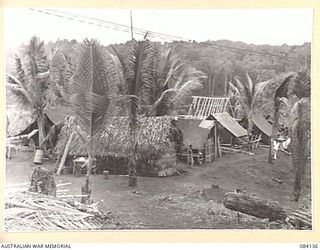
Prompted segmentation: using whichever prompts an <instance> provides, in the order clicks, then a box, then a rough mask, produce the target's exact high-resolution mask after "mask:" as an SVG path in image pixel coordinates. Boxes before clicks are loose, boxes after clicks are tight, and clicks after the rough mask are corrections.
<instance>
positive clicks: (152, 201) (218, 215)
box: [6, 148, 311, 229]
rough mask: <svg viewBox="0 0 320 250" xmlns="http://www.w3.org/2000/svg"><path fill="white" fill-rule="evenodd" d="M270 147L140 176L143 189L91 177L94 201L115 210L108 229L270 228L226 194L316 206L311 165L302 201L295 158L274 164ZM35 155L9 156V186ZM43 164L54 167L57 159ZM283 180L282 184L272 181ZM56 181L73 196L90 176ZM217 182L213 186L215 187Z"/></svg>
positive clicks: (23, 177) (118, 179)
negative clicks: (295, 196) (240, 191)
mask: <svg viewBox="0 0 320 250" xmlns="http://www.w3.org/2000/svg"><path fill="white" fill-rule="evenodd" d="M267 154H268V150H267V149H263V148H260V149H258V150H257V151H256V155H255V156H248V155H243V154H237V153H234V154H227V155H224V156H223V158H221V159H219V160H217V161H215V162H212V163H209V164H205V165H202V166H193V167H192V168H190V167H186V166H185V165H184V164H181V166H180V167H181V168H183V169H184V170H186V171H187V174H185V175H180V176H172V177H164V178H154V177H139V178H138V187H137V188H130V187H128V179H127V177H126V176H109V179H107V180H106V179H104V178H103V176H102V175H95V176H91V177H90V180H91V189H92V199H93V200H94V201H99V206H100V208H101V209H102V210H103V211H104V212H110V214H111V215H112V216H113V217H114V218H115V219H114V221H115V224H114V225H110V226H108V227H106V229H109V228H111V229H191V228H192V229H203V228H207V229H208V228H210V229H222V228H266V226H267V222H266V221H265V220H260V219H256V218H254V217H251V216H246V215H242V218H241V222H240V224H238V223H237V217H236V213H235V212H233V211H230V210H228V209H225V208H224V206H223V204H222V200H223V196H224V194H225V193H227V192H230V191H231V192H232V191H234V190H235V189H236V188H242V187H246V188H247V192H248V193H251V194H252V193H254V194H255V195H256V196H259V197H263V198H267V199H272V200H275V201H278V202H279V203H280V205H282V206H285V207H291V208H297V207H303V208H304V209H308V210H311V190H310V186H311V178H310V165H309V166H308V169H306V174H305V178H304V180H303V188H302V197H301V201H300V202H299V204H296V203H294V202H292V201H291V199H292V190H293V180H294V175H293V171H292V166H291V164H290V161H291V159H290V156H287V155H285V154H282V153H280V154H279V159H278V161H277V162H275V163H274V164H273V165H272V164H268V163H267ZM32 160H33V153H30V152H29V153H28V152H20V153H19V155H18V156H17V157H14V158H13V159H11V160H7V165H6V185H12V184H17V183H23V182H27V181H28V180H29V175H30V174H31V172H32V169H33V164H32ZM43 166H44V167H46V168H49V169H53V167H54V163H53V162H45V164H43ZM275 178H276V179H277V180H281V181H282V183H278V182H277V181H275V180H273V179H275ZM55 179H56V182H57V183H59V182H71V183H72V185H70V186H66V187H65V189H69V190H70V192H69V193H70V194H80V193H81V186H82V185H83V184H84V181H85V177H84V176H83V177H74V176H72V175H62V176H55ZM212 185H213V187H212Z"/></svg>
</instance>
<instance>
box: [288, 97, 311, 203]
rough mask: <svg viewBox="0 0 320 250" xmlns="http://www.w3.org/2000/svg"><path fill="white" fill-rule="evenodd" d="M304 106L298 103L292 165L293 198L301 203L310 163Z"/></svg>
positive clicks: (293, 137)
mask: <svg viewBox="0 0 320 250" xmlns="http://www.w3.org/2000/svg"><path fill="white" fill-rule="evenodd" d="M303 112H304V109H303V104H302V103H300V102H299V103H298V122H297V125H296V126H294V127H293V133H292V163H293V167H294V171H295V180H294V188H293V196H294V200H295V201H297V202H298V201H299V198H300V193H301V180H302V178H303V175H304V170H305V167H306V165H307V163H308V155H309V147H308V144H309V138H308V124H307V121H305V120H304V118H303Z"/></svg>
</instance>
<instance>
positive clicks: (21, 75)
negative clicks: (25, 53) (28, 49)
mask: <svg viewBox="0 0 320 250" xmlns="http://www.w3.org/2000/svg"><path fill="white" fill-rule="evenodd" d="M15 66H16V74H17V79H18V80H19V82H20V83H21V84H23V83H25V82H26V79H25V72H24V69H23V67H22V64H21V59H20V58H19V57H18V56H17V55H15Z"/></svg>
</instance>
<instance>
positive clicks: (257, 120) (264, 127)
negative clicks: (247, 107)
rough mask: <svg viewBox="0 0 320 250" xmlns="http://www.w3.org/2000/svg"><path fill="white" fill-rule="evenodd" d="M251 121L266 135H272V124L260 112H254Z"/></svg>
mask: <svg viewBox="0 0 320 250" xmlns="http://www.w3.org/2000/svg"><path fill="white" fill-rule="evenodd" d="M252 122H253V124H254V125H256V126H257V128H259V130H260V131H261V132H262V133H263V134H265V135H266V136H268V137H270V136H271V135H272V125H271V124H270V123H269V122H268V121H267V120H266V119H265V118H264V117H263V115H262V114H260V113H259V114H254V115H253V116H252Z"/></svg>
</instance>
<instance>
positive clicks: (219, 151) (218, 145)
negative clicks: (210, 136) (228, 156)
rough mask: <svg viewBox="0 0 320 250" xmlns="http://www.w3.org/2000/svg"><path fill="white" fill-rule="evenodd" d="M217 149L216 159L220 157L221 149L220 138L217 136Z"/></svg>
mask: <svg viewBox="0 0 320 250" xmlns="http://www.w3.org/2000/svg"><path fill="white" fill-rule="evenodd" d="M217 148H218V158H221V157H222V153H221V147H220V138H219V136H217Z"/></svg>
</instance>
